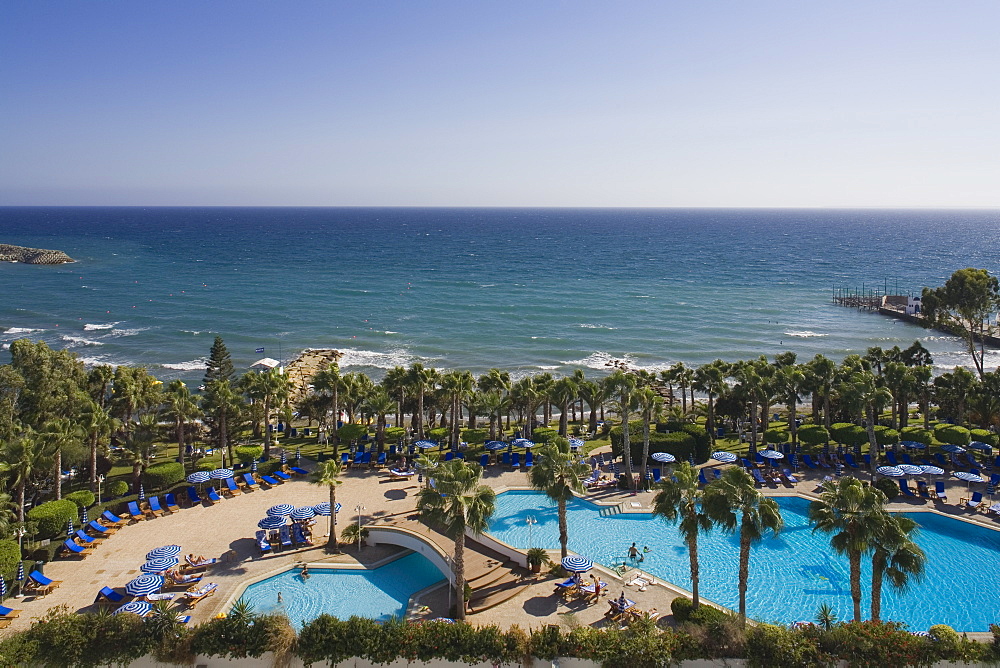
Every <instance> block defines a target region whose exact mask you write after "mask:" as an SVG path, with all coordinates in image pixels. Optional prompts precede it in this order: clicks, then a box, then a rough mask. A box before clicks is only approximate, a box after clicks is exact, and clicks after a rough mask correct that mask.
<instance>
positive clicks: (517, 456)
mask: <svg viewBox="0 0 1000 668" xmlns="http://www.w3.org/2000/svg"><path fill="white" fill-rule="evenodd" d="M510 467H511V468H512V469H519V468H521V453H520V452H515V453H514V454H513V455H511V457H510Z"/></svg>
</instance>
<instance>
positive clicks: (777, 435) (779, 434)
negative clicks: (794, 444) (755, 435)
mask: <svg viewBox="0 0 1000 668" xmlns="http://www.w3.org/2000/svg"><path fill="white" fill-rule="evenodd" d="M763 440H764V443H770V444H771V445H778V444H779V443H787V442H788V430H787V429H783V428H779V429H768V430H767V431H765V432H764V434H763Z"/></svg>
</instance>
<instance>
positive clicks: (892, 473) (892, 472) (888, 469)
mask: <svg viewBox="0 0 1000 668" xmlns="http://www.w3.org/2000/svg"><path fill="white" fill-rule="evenodd" d="M875 473H878V474H879V475H884V476H889V477H891V478H899V477H901V476H904V475H906V474H905V473H903V469H901V468H899V467H898V466H880V467H878V468H877V469H875Z"/></svg>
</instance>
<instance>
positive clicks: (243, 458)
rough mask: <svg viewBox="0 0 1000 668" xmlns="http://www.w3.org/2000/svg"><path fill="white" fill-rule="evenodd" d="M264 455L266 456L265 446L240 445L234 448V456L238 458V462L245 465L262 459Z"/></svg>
mask: <svg viewBox="0 0 1000 668" xmlns="http://www.w3.org/2000/svg"><path fill="white" fill-rule="evenodd" d="M262 454H264V446H263V445H238V446H236V447H235V448H233V456H234V457H236V461H238V462H243V463H244V464H249V463H250V462H252V461H253V460H255V459H260V456H261V455H262Z"/></svg>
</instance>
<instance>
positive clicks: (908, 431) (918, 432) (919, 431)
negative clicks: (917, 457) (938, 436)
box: [899, 427, 934, 445]
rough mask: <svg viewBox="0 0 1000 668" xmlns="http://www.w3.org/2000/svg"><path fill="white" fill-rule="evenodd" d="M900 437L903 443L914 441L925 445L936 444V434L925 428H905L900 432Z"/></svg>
mask: <svg viewBox="0 0 1000 668" xmlns="http://www.w3.org/2000/svg"><path fill="white" fill-rule="evenodd" d="M899 437H900V440H903V441H913V442H914V443H923V444H924V445H930V444H932V443H933V442H934V432H933V431H931V430H930V429H924V428H923V427H903V429H902V431H900V432H899Z"/></svg>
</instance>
